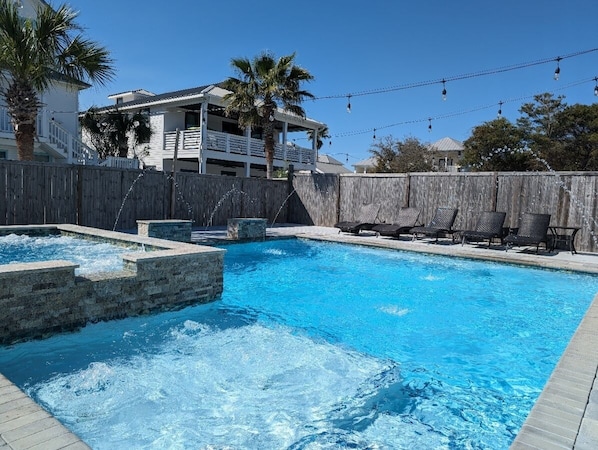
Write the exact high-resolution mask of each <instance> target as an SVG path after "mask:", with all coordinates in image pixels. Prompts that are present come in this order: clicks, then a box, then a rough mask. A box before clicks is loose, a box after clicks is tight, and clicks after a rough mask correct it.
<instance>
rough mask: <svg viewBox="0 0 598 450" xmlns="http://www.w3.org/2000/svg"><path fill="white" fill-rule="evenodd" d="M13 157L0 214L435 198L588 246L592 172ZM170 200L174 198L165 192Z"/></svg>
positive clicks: (197, 221) (404, 202) (215, 214)
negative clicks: (228, 170) (163, 164)
mask: <svg viewBox="0 0 598 450" xmlns="http://www.w3.org/2000/svg"><path fill="white" fill-rule="evenodd" d="M172 189H173V182H172V178H171V175H170V174H167V173H163V172H156V171H149V170H146V171H141V170H134V169H116V168H104V167H96V166H94V167H90V166H66V165H52V164H46V163H31V162H18V161H2V162H0V224H2V225H23V224H44V223H73V224H78V225H84V226H90V227H97V228H103V229H113V228H115V229H118V230H132V229H136V228H137V224H136V221H137V220H152V219H153V220H159V219H168V218H171V210H172V209H174V215H173V217H172V218H176V219H187V220H193V224H194V226H195V227H196V228H197V227H200V228H201V227H207V226H209V225H225V224H226V222H227V219H230V218H234V217H262V218H266V219H267V220H268V224H269V225H270V224H271V223H273V222H274V221H276V222H278V223H282V222H290V223H297V224H305V225H319V226H333V225H334V224H335V223H336V222H338V221H339V220H351V219H354V218H355V214H356V212H357V211H358V210H359V208H360V207H361V205H363V204H366V203H379V204H380V206H381V209H380V215H379V219H380V220H381V221H383V222H393V221H394V220H395V219H396V217H397V214H398V210H399V208H401V207H403V206H412V207H416V208H418V209H420V210H421V213H422V214H421V221H422V222H424V223H427V222H428V221H429V220H430V219H431V218H432V216H433V214H434V211H435V210H436V208H438V207H439V206H448V207H455V208H459V214H458V215H457V219H456V221H455V227H456V228H457V229H465V228H471V227H473V226H474V224H475V221H476V219H477V215H478V213H479V212H480V211H484V210H489V211H504V212H506V213H507V218H506V221H505V226H508V227H517V226H518V222H519V219H520V217H521V215H522V213H524V212H535V213H548V214H551V216H552V219H551V225H554V226H578V227H580V228H581V231H580V232H579V233H578V235H577V239H576V247H577V249H578V250H580V251H589V252H598V238H597V236H596V235H597V233H598V225H597V217H598V214H597V210H598V195H597V194H598V172H558V173H554V172H484V173H411V174H360V175H356V174H347V175H320V174H301V173H297V174H294V175H293V177H292V180H291V182H287V181H285V180H264V179H257V178H235V177H224V176H217V175H200V174H196V173H177V174H176V183H175V184H174V194H173V192H172ZM173 201H174V204H172V202H173Z"/></svg>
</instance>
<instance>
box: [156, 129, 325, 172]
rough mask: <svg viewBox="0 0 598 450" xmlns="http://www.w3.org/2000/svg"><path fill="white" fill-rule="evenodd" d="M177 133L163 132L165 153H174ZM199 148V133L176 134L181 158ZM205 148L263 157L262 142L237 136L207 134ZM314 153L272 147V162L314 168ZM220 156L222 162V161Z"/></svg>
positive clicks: (301, 148) (296, 146)
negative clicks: (311, 166)
mask: <svg viewBox="0 0 598 450" xmlns="http://www.w3.org/2000/svg"><path fill="white" fill-rule="evenodd" d="M175 142H176V131H169V132H166V133H164V151H165V153H168V154H170V153H172V154H174V148H175ZM200 146H201V131H199V130H185V131H179V140H178V149H177V153H178V155H179V156H180V157H182V156H186V157H189V156H192V155H191V154H193V155H194V156H198V155H199V149H200ZM206 149H207V150H212V151H215V152H222V153H231V154H235V155H246V156H248V157H256V158H264V141H263V140H261V139H253V138H248V137H246V136H238V135H236V134H228V133H221V132H219V131H208V132H207V134H206ZM315 157H316V152H315V151H314V150H312V149H308V148H304V147H299V146H298V145H294V144H286V145H285V144H278V143H277V144H275V147H274V159H275V160H278V161H281V162H282V161H284V162H287V163H298V164H305V165H315ZM224 158H225V157H224V155H223V159H224Z"/></svg>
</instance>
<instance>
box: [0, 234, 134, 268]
mask: <svg viewBox="0 0 598 450" xmlns="http://www.w3.org/2000/svg"><path fill="white" fill-rule="evenodd" d="M131 251H140V248H139V247H138V246H128V247H126V246H117V245H113V244H110V243H108V242H97V241H92V240H86V239H77V238H74V237H70V236H60V235H47V236H28V235H25V234H20V235H17V234H9V235H6V236H0V264H11V263H24V262H40V261H49V260H56V259H60V260H66V261H70V262H72V263H75V264H79V267H78V268H77V269H75V273H76V274H77V275H82V274H88V273H97V272H112V271H117V270H122V268H123V261H122V258H121V255H122V254H123V253H127V252H131Z"/></svg>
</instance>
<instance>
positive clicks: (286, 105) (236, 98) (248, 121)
mask: <svg viewBox="0 0 598 450" xmlns="http://www.w3.org/2000/svg"><path fill="white" fill-rule="evenodd" d="M294 59H295V54H294V53H293V54H291V55H287V56H282V57H281V58H280V59H278V61H276V60H275V58H274V56H272V55H271V54H269V53H263V54H261V55H260V56H257V57H255V58H254V59H253V60H252V61H250V60H249V59H247V58H234V59H232V60H231V65H232V67H233V69H234V70H235V71H236V72H237V74H238V75H239V78H233V77H231V78H229V79H227V80H226V81H225V82H224V84H223V87H224V88H225V89H227V90H229V91H231V93H230V94H227V95H226V96H225V97H224V100H226V101H227V102H228V104H227V107H226V114H227V115H229V116H230V115H232V114H238V115H239V126H240V127H241V128H248V127H250V128H251V127H256V128H258V127H261V128H262V129H263V136H264V152H265V154H266V177H267V178H268V179H271V178H272V171H273V162H274V125H275V124H274V113H275V111H276V109H277V108H278V104H279V103H280V104H281V106H282V108H283V109H285V110H286V111H288V112H290V113H293V114H296V115H298V116H300V117H305V111H304V110H303V108H302V107H301V101H302V100H303V99H305V98H313V95H312V94H311V93H309V92H307V91H304V90H301V88H300V87H301V86H300V85H301V82H303V81H310V80H312V79H313V76H312V75H311V74H310V73H309V72H308V71H307V70H305V69H303V68H301V67H298V66H296V65H294V64H293V62H294Z"/></svg>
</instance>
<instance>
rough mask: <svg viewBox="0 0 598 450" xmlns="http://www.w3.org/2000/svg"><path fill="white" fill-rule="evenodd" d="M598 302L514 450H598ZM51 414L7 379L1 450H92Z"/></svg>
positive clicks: (525, 257)
mask: <svg viewBox="0 0 598 450" xmlns="http://www.w3.org/2000/svg"><path fill="white" fill-rule="evenodd" d="M266 233H267V236H268V237H269V238H284V237H293V236H297V237H303V238H306V239H317V240H324V241H330V242H342V243H348V244H356V245H366V246H375V247H381V248H389V249H398V250H409V251H416V252H424V253H431V254H440V255H448V256H457V257H464V258H476V259H485V260H491V261H498V262H509V263H516V264H525V265H534V266H539V267H547V268H554V269H565V270H575V271H582V272H589V273H596V274H598V254H589V253H579V254H576V255H571V253H569V252H567V251H558V252H551V253H546V252H543V251H542V250H540V253H539V254H538V255H536V254H535V252H531V251H529V250H527V249H525V248H515V249H512V250H509V251H508V252H505V251H504V249H502V248H501V247H499V246H494V247H493V248H491V249H488V248H487V247H486V246H478V245H468V244H466V245H464V246H461V245H460V244H452V243H451V241H450V239H448V240H441V241H440V242H439V243H438V244H433V243H430V241H428V240H418V241H415V242H412V241H411V240H410V239H409V238H408V237H402V238H401V239H393V238H386V237H376V236H375V234H374V233H371V232H367V231H366V232H362V233H361V234H360V235H352V234H344V233H341V234H339V233H338V230H337V229H335V228H327V227H315V226H293V225H284V226H278V225H277V226H276V227H270V228H268V229H267V231H266ZM192 241H193V242H196V243H210V242H214V241H220V242H222V241H227V242H228V241H230V240H229V239H228V238H227V230H226V227H213V228H210V229H209V230H196V231H193V233H192ZM597 375H598V296H596V297H595V298H594V301H593V302H592V304H591V305H590V307H589V309H588V311H587V313H586V314H585V316H584V318H583V320H582V321H581V323H580V325H579V327H578V329H577V331H576V332H575V334H574V336H573V337H572V339H571V341H570V342H569V345H568V346H567V348H566V350H565V352H564V353H563V355H562V356H561V359H560V360H559V362H558V364H557V366H556V368H555V369H554V371H553V373H552V375H551V376H550V379H549V380H548V382H547V383H546V386H545V387H544V390H543V391H542V393H541V394H540V397H539V398H538V401H537V402H536V404H535V405H534V407H533V409H532V411H531V413H530V414H529V416H528V418H527V420H526V422H525V423H524V424H523V426H522V428H521V431H520V432H519V434H518V435H517V437H516V439H515V441H514V442H513V444H512V445H511V449H515V450H519V449H541V450H550V449H576V450H585V449H588V450H590V449H592V450H595V449H598V381H597ZM89 448H90V447H89V446H88V445H86V444H85V443H84V442H83V441H81V440H80V439H79V438H78V437H77V436H76V435H75V434H73V433H71V432H70V431H68V430H67V429H66V428H65V427H64V426H63V425H61V424H60V422H58V420H56V419H55V418H54V417H52V416H51V415H50V414H49V413H48V412H46V411H45V410H43V409H42V408H41V407H40V406H38V405H37V404H36V403H35V402H33V400H31V399H30V398H29V397H28V396H27V395H26V394H24V393H23V392H22V391H21V390H20V389H19V388H18V387H16V386H15V385H13V384H12V383H11V382H10V381H9V380H8V379H6V378H5V377H4V376H2V374H0V450H9V449H11V450H21V449H23V450H24V449H40V450H41V449H43V450H58V449H69V450H79V449H89Z"/></svg>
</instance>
